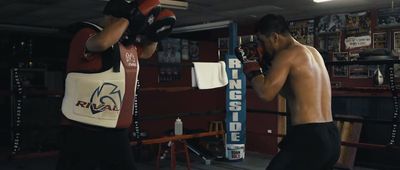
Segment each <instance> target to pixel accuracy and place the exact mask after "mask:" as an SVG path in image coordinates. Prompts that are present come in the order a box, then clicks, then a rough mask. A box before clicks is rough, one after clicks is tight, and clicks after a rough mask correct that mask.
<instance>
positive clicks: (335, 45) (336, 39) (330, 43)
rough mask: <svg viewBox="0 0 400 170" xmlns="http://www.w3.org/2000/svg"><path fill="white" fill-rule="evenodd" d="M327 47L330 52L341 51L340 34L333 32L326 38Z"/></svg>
mask: <svg viewBox="0 0 400 170" xmlns="http://www.w3.org/2000/svg"><path fill="white" fill-rule="evenodd" d="M325 41H326V42H325V43H326V44H325V45H326V49H325V50H327V51H329V52H340V51H341V50H340V34H332V35H329V36H327V37H326V39H325Z"/></svg>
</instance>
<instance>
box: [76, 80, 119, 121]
mask: <svg viewBox="0 0 400 170" xmlns="http://www.w3.org/2000/svg"><path fill="white" fill-rule="evenodd" d="M121 101H122V98H121V91H120V90H118V86H117V85H115V84H112V83H103V85H101V86H100V87H97V88H96V90H95V91H94V92H93V94H92V96H91V97H90V101H89V102H86V101H80V100H79V101H78V102H77V103H76V104H75V106H78V107H83V108H90V111H91V112H92V114H97V113H100V112H104V111H107V110H108V111H119V110H120V108H121V103H122V102H121Z"/></svg>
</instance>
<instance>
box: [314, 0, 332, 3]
mask: <svg viewBox="0 0 400 170" xmlns="http://www.w3.org/2000/svg"><path fill="white" fill-rule="evenodd" d="M328 1H332V0H314V2H315V3H321V2H328Z"/></svg>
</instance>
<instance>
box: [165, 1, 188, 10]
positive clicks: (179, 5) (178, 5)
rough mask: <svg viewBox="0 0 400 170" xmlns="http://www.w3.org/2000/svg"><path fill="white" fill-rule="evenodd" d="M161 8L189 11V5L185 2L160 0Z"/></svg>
mask: <svg viewBox="0 0 400 170" xmlns="http://www.w3.org/2000/svg"><path fill="white" fill-rule="evenodd" d="M160 4H161V7H164V8H172V9H188V7H189V3H188V2H187V1H186V0H185V1H182V0H180V1H179V0H160Z"/></svg>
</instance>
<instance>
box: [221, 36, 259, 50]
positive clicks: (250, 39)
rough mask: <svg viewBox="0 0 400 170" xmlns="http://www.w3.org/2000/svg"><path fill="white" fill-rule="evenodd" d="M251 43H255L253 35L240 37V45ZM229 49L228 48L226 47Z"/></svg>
mask: <svg viewBox="0 0 400 170" xmlns="http://www.w3.org/2000/svg"><path fill="white" fill-rule="evenodd" d="M249 42H254V36H253V35H245V36H240V37H239V44H245V43H249ZM226 49H228V47H226Z"/></svg>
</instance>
